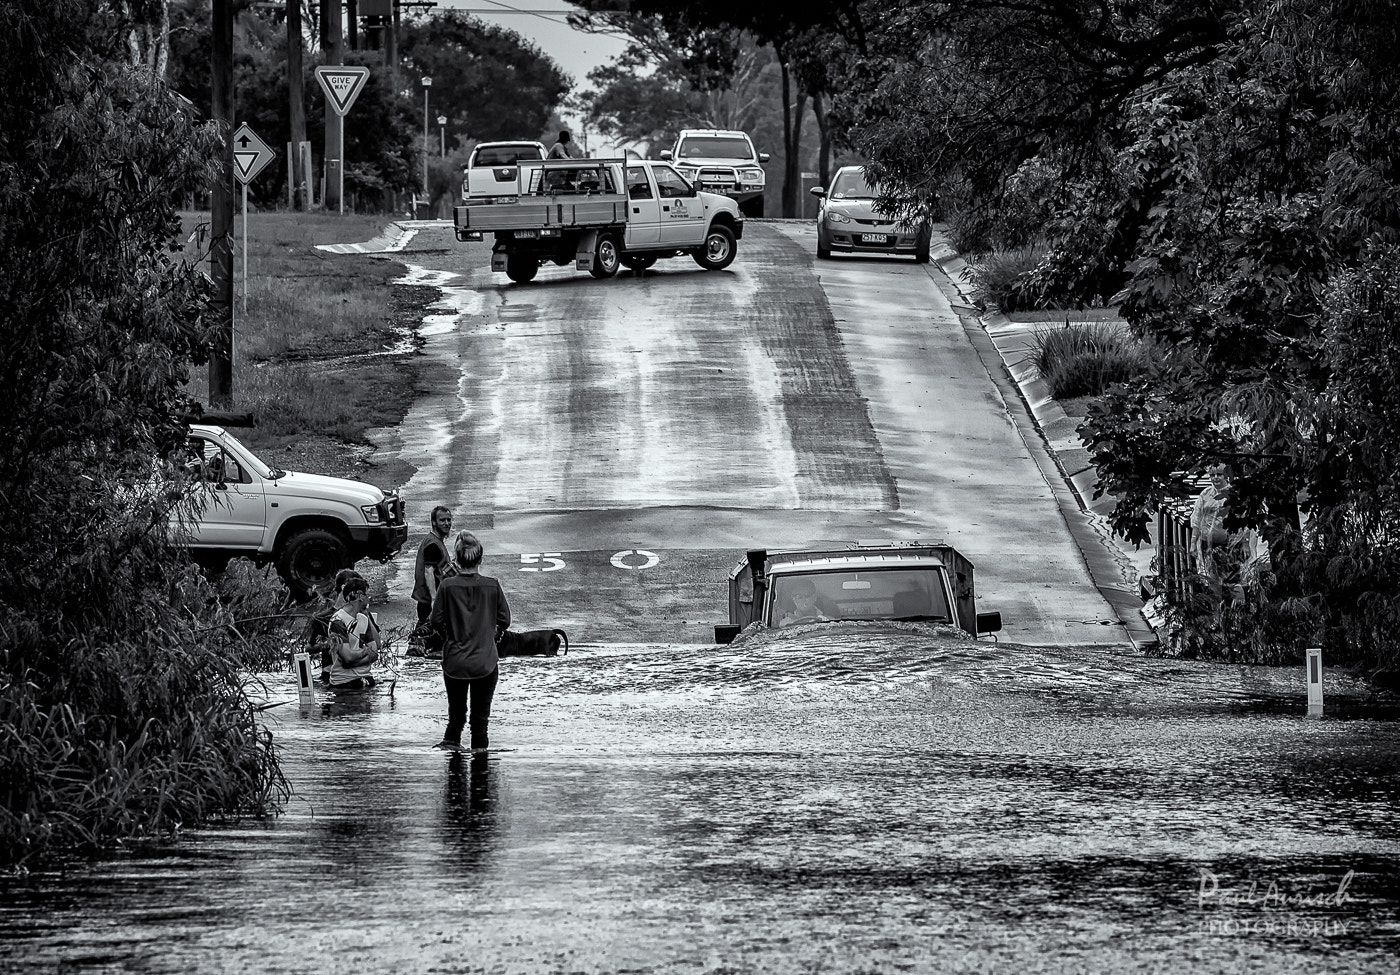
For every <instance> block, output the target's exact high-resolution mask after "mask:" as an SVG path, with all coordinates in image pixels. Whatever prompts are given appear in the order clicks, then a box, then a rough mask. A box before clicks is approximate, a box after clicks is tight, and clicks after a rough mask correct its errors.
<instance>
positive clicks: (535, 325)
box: [0, 224, 1400, 975]
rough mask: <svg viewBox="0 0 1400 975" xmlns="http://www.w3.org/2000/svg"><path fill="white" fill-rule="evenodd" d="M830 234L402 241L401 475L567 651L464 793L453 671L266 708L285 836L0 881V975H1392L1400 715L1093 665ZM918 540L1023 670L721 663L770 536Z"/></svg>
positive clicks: (735, 658)
mask: <svg viewBox="0 0 1400 975" xmlns="http://www.w3.org/2000/svg"><path fill="white" fill-rule="evenodd" d="M805 233H806V229H805V227H803V226H799V225H775V224H765V225H754V226H753V227H752V228H751V230H750V233H749V235H748V236H746V237H745V239H744V241H743V242H742V244H741V252H740V259H739V262H738V263H736V264H735V265H734V268H733V269H732V271H731V272H725V273H724V274H719V275H706V274H703V273H701V272H699V271H698V269H695V268H693V266H692V265H690V264H688V263H686V262H683V261H672V262H666V263H664V264H662V265H660V266H659V267H660V268H661V271H660V273H656V274H650V275H647V276H645V277H642V278H628V277H620V278H618V279H617V280H614V281H608V282H596V281H593V280H592V279H590V278H588V277H587V276H586V275H582V274H578V273H576V272H574V271H572V270H565V269H547V270H545V271H542V272H541V276H540V278H539V279H537V281H536V282H535V283H534V284H532V285H530V286H528V287H525V288H517V287H515V286H512V285H509V284H507V283H505V281H504V278H503V277H500V276H497V277H496V278H493V277H491V276H490V275H489V272H487V271H485V270H484V269H485V267H486V266H487V260H486V253H485V249H484V248H482V249H479V250H477V251H475V252H472V250H471V249H470V248H463V247H461V246H459V245H455V244H451V243H449V242H448V241H447V239H446V237H445V235H441V234H440V235H439V236H438V237H437V238H434V237H432V236H431V235H427V234H422V235H419V236H418V237H416V238H415V240H414V242H412V244H411V245H410V247H409V248H408V249H406V251H405V252H404V253H403V254H402V255H401V257H402V259H404V260H405V261H407V262H409V263H410V264H412V265H413V267H414V268H415V269H416V270H414V271H413V272H412V280H417V281H420V282H432V283H435V284H438V285H441V286H443V288H444V296H445V301H444V305H443V306H442V308H441V312H442V313H441V315H440V316H435V317H433V318H432V319H430V321H429V322H427V323H426V325H425V329H424V332H425V336H424V337H425V340H426V342H425V360H424V361H425V372H424V375H425V380H424V385H425V388H426V389H427V390H428V392H427V393H426V395H425V396H424V398H423V400H422V401H421V403H420V404H419V406H418V407H417V408H416V409H415V411H414V414H413V415H412V416H411V417H410V418H409V422H408V423H406V424H405V426H404V427H403V428H402V429H401V430H395V431H383V432H382V437H383V442H385V443H386V444H387V445H388V446H387V448H386V449H388V450H392V451H402V453H403V455H404V456H405V458H407V459H409V460H411V462H412V463H414V464H415V465H416V466H417V467H418V468H419V473H418V475H417V477H415V479H414V480H413V482H412V483H410V484H409V485H408V487H407V492H408V496H409V499H410V502H411V503H412V505H413V508H412V512H413V513H414V515H415V516H416V517H421V516H424V515H426V513H427V510H428V508H429V507H430V506H431V505H432V504H434V503H437V502H438V501H441V500H446V501H448V502H449V503H451V504H453V505H454V507H455V508H456V509H457V513H458V524H459V526H466V527H472V528H474V529H476V530H477V531H479V532H480V533H481V535H482V537H483V539H484V540H485V541H486V543H487V546H488V549H489V551H490V555H489V556H488V561H487V566H486V568H487V571H488V572H491V573H492V574H495V575H498V576H499V577H501V579H502V581H503V583H504V585H505V586H506V589H507V592H508V593H510V595H511V598H512V602H513V604H514V606H515V609H516V614H517V618H518V619H519V620H520V622H521V623H523V624H524V625H527V626H529V625H551V624H554V625H562V626H565V627H566V628H567V629H568V630H569V632H570V635H571V637H572V638H573V640H574V642H575V650H574V652H573V653H571V654H570V655H569V656H567V657H564V658H559V659H553V660H549V659H525V660H508V661H505V662H504V663H503V665H502V680H501V684H500V688H499V691H498V695H497V706H496V712H495V717H494V720H493V727H492V737H493V743H494V744H495V745H496V746H497V747H498V748H500V749H502V750H501V751H499V752H497V753H493V754H491V755H489V756H486V757H476V758H470V757H468V758H463V757H461V756H449V755H446V754H444V753H441V752H437V751H434V750H432V749H431V748H430V747H429V746H430V745H431V743H432V742H434V741H436V740H437V739H438V737H439V736H440V734H441V727H442V721H443V719H444V711H445V704H444V700H443V695H442V692H441V690H440V683H439V682H440V677H439V671H438V668H437V666H436V665H435V664H433V663H430V662H427V661H421V660H401V661H397V662H396V667H397V668H398V669H399V678H398V682H397V684H396V685H395V689H394V693H393V694H392V696H391V695H389V694H385V693H372V694H347V695H339V696H336V695H330V694H326V693H322V694H321V695H320V699H319V700H318V703H317V704H316V706H314V707H312V708H309V709H307V710H305V711H302V710H301V709H300V708H299V706H298V705H297V704H296V703H294V698H295V693H294V688H293V687H292V686H291V682H290V678H289V677H288V676H287V675H285V674H278V675H271V676H269V677H268V678H267V681H268V686H267V691H266V694H267V697H268V698H269V699H270V700H271V701H283V702H287V701H292V702H293V703H284V704H282V705H280V706H278V707H275V708H273V709H272V710H270V711H268V712H267V720H268V722H269V727H270V728H271V729H272V731H273V733H274V735H275V736H276V738H277V740H278V741H279V742H280V743H281V747H282V749H283V758H284V766H285V770H286V773H287V775H288V777H289V779H290V781H291V783H292V785H293V788H294V795H293V797H292V800H291V802H290V803H289V805H288V807H287V809H286V811H285V813H284V815H282V816H281V817H279V818H278V819H276V820H275V821H272V822H268V823H243V824H240V825H237V826H231V827H226V828H216V829H210V830H205V831H200V832H198V833H194V834H191V835H189V836H187V837H184V838H183V839H182V841H181V842H179V843H178V844H173V845H170V846H167V847H164V848H158V849H147V850H140V851H133V852H130V853H127V854H123V855H119V856H115V857H112V858H110V859H107V860H105V861H103V862H100V863H97V864H91V865H89V864H74V865H73V866H71V867H70V868H69V869H68V870H67V871H65V872H63V873H62V874H54V873H45V874H39V875H36V876H34V877H31V878H29V879H27V880H15V879H9V880H0V971H3V972H24V973H40V972H44V973H47V972H54V971H74V972H76V971H100V972H133V973H135V972H140V973H165V972H170V973H175V972H180V973H186V972H214V973H221V972H229V973H234V972H245V971H246V972H271V973H293V972H306V971H314V972H404V973H415V975H416V973H425V972H493V973H494V972H520V973H532V975H533V973H554V972H559V973H564V972H587V973H614V972H623V971H626V972H638V973H657V975H662V973H671V972H697V973H699V972H704V973H736V975H737V973H748V972H780V973H789V972H790V973H808V972H841V973H848V972H849V973H867V972H896V971H910V972H944V971H979V972H1003V971H1017V972H1086V971H1087V972H1113V973H1117V972H1157V971H1203V972H1234V971H1249V972H1260V973H1266V972H1267V973H1274V972H1295V971H1296V972H1304V971H1306V972H1314V971H1329V972H1368V973H1369V972H1375V973H1381V972H1385V973H1389V972H1391V971H1393V969H1394V958H1395V957H1396V949H1397V948H1398V947H1400V879H1397V878H1400V870H1397V867H1400V827H1397V819H1396V815H1395V809H1396V802H1397V799H1400V761H1397V759H1400V724H1397V723H1396V720H1395V719H1396V717H1397V713H1396V709H1395V707H1394V706H1393V705H1390V706H1382V705H1377V704H1374V703H1365V702H1364V701H1363V700H1362V691H1361V690H1360V689H1359V688H1357V687H1355V686H1351V685H1348V684H1346V683H1344V682H1338V681H1337V680H1336V679H1335V678H1333V682H1332V683H1331V684H1330V685H1329V687H1328V692H1329V695H1330V699H1331V702H1332V706H1331V709H1330V712H1329V714H1330V715H1331V716H1330V717H1328V718H1327V719H1325V720H1321V721H1317V720H1307V719H1305V718H1303V717H1302V713H1303V711H1304V695H1303V690H1302V687H1301V681H1300V674H1299V673H1297V672H1295V671H1294V670H1292V669H1290V670H1268V669H1248V668H1234V667H1224V666H1219V665H1204V664H1197V663H1189V662H1179V661H1163V660H1152V659H1144V658H1142V657H1140V656H1136V655H1133V654H1130V653H1127V652H1124V651H1123V650H1122V649H1114V648H1113V647H1111V646H1110V647H1107V648H1087V647H1084V646H1077V645H1079V644H1087V643H1106V644H1115V643H1117V644H1123V643H1125V642H1126V641H1125V640H1124V639H1123V636H1122V633H1121V630H1120V629H1119V628H1117V627H1115V626H1111V625H1110V626H1103V625H1101V624H1099V623H1098V622H1097V621H1098V620H1101V619H1104V618H1106V616H1105V614H1107V612H1108V610H1107V606H1106V604H1105V603H1104V602H1103V600H1102V597H1100V596H1099V594H1098V593H1097V592H1096V591H1095V589H1094V586H1093V584H1092V582H1091V581H1090V580H1089V578H1088V576H1087V573H1086V571H1085V569H1084V562H1083V559H1082V558H1081V557H1080V555H1079V552H1078V550H1077V548H1076V545H1075V542H1074V540H1073V538H1071V536H1070V533H1069V532H1068V530H1067V528H1066V522H1065V521H1064V519H1063V518H1061V517H1060V514H1059V512H1058V510H1057V508H1056V500H1055V498H1054V496H1053V493H1052V492H1051V491H1050V490H1049V486H1048V485H1047V482H1046V480H1045V477H1044V475H1043V474H1042V473H1041V467H1040V465H1039V463H1038V462H1037V461H1036V458H1035V456H1034V450H1033V446H1034V445H1033V444H1028V443H1027V441H1026V439H1025V438H1024V437H1023V435H1022V432H1021V431H1019V430H1018V429H1017V428H1016V427H1015V426H1014V424H1013V423H1012V422H1011V419H1010V417H1009V415H1008V411H1007V410H1006V408H1005V403H1004V402H1003V401H1002V400H1001V396H1002V393H1001V389H1000V387H999V386H997V385H996V383H995V382H994V381H993V376H992V374H991V373H990V372H989V371H988V365H987V363H985V362H984V361H983V360H982V359H981V357H980V356H979V355H978V354H977V350H976V349H975V348H974V346H973V344H972V343H971V341H970V340H969V336H968V334H967V333H966V332H965V331H964V330H963V327H962V324H961V323H960V322H959V321H958V319H957V315H956V313H955V311H954V310H953V309H952V307H951V306H950V305H949V302H948V300H947V298H946V297H945V292H944V288H943V285H942V284H941V283H940V281H939V279H938V276H937V272H936V271H933V270H931V269H929V268H922V267H917V266H915V265H912V264H907V263H892V262H887V261H851V262H840V261H833V262H823V263H822V264H821V265H820V266H819V267H818V266H815V265H813V263H812V261H811V259H810V257H809V255H810V250H811V247H810V242H809V241H807V240H806V239H805V237H804V234H805ZM929 535H934V536H937V537H947V538H949V539H950V540H952V541H953V542H954V543H955V544H956V545H958V546H959V548H961V549H964V550H965V551H967V552H968V554H970V555H971V557H972V558H973V559H974V561H975V562H976V564H977V569H978V577H977V578H978V585H979V594H980V596H981V601H982V602H983V604H984V608H995V609H1000V610H1001V611H1002V612H1003V614H1004V616H1005V617H1006V619H1007V624H1008V626H1007V630H1008V633H1007V634H1006V635H1005V636H1006V637H1007V638H1008V639H1007V642H1003V643H1002V644H999V645H998V644H992V643H989V642H981V643H969V642H968V641H965V640H961V639H952V640H950V639H948V638H947V636H946V635H945V634H940V633H938V632H937V631H932V630H926V629H922V628H920V627H917V626H906V627H903V628H900V629H899V630H898V632H890V631H881V632H872V631H871V630H870V628H868V627H859V626H857V627H847V628H841V627H835V628H833V627H832V626H830V625H827V626H819V627H814V628H812V629H810V630H808V631H807V632H806V633H805V634H804V633H800V632H799V633H795V634H790V635H788V636H787V637H782V638H769V639H759V640H756V641H755V640H749V641H745V642H742V643H739V644H736V645H734V646H730V647H722V648H716V647H712V646H705V645H703V644H704V643H706V642H707V641H708V640H709V639H710V636H711V631H710V625H711V624H712V623H713V622H715V621H716V620H718V619H720V618H721V616H720V614H722V613H723V611H724V593H723V580H724V575H725V572H726V571H727V570H728V569H729V567H730V566H731V564H732V562H733V561H734V560H735V559H736V558H737V557H738V555H739V553H740V552H742V550H743V549H744V548H746V547H748V546H750V545H755V544H758V545H769V546H776V545H797V544H804V543H808V542H815V541H822V540H831V541H842V540H846V539H849V538H904V537H911V538H912V537H928V536H929ZM401 561H402V562H404V563H405V564H397V565H395V564H391V565H390V566H389V573H388V579H387V582H388V589H389V593H390V596H391V597H392V598H391V602H390V604H389V605H388V607H385V609H384V612H385V613H387V614H390V615H394V614H398V615H400V616H401V617H402V618H403V619H407V617H408V616H409V610H408V607H407V585H408V577H409V576H410V575H411V563H407V562H406V560H401ZM1086 630H1087V631H1089V632H1088V633H1087V634H1086V633H1085V631H1086ZM1012 638H1014V639H1015V640H1016V641H1024V642H1039V643H1044V644H1047V645H1050V646H1049V648H1045V649H1036V648H1028V647H1025V646H1018V645H1015V644H1014V643H1012V642H1010V640H1011V639H1012ZM1203 884H1204V889H1203Z"/></svg>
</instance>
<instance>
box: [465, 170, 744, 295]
mask: <svg viewBox="0 0 1400 975" xmlns="http://www.w3.org/2000/svg"><path fill="white" fill-rule="evenodd" d="M517 168H518V170H519V173H518V177H517V185H516V187H515V191H516V192H515V199H514V200H513V201H498V202H494V203H485V202H473V201H468V202H467V203H465V204H464V205H462V206H459V207H455V208H453V214H452V215H453V222H454V224H455V225H456V233H457V239H458V240H463V241H466V240H482V239H484V236H485V235H486V234H488V233H489V234H493V235H494V236H495V243H494V244H493V246H492V248H491V270H492V271H504V272H505V273H506V275H507V276H508V277H509V278H510V279H511V280H512V281H515V282H517V283H524V282H527V281H531V280H533V279H534V277H535V274H536V272H538V271H539V269H540V265H541V264H543V263H545V262H546V261H552V262H553V263H555V264H557V265H560V266H561V267H562V266H564V265H566V264H569V263H573V264H575V266H576V267H577V268H578V269H579V270H580V271H588V272H589V273H590V274H592V275H593V276H594V277H595V278H610V277H612V276H613V275H614V274H616V273H617V271H618V268H620V267H624V266H625V267H628V268H631V269H632V270H634V271H643V270H645V269H647V268H649V267H651V266H652V265H653V264H655V263H656V261H657V260H659V259H660V258H663V257H676V256H680V255H686V254H689V255H690V256H691V257H693V258H694V259H695V262H696V263H697V264H699V265H700V266H701V267H703V268H704V269H705V270H707V271H719V270H723V269H724V268H726V267H728V266H729V265H730V263H731V262H733V260H734V257H735V255H736V253H737V252H738V241H739V239H740V238H741V237H742V236H743V235H744V218H743V216H742V215H741V214H740V212H739V207H738V205H737V204H736V203H735V202H734V201H733V200H730V199H728V198H727V197H724V196H720V195H718V194H715V193H705V192H701V191H700V190H697V189H695V187H693V186H692V185H691V184H690V183H688V182H686V181H685V180H684V179H682V178H681V175H680V174H679V173H677V172H676V171H675V169H673V168H672V167H671V166H670V165H668V164H667V163H664V162H656V161H653V160H645V159H546V160H541V161H538V162H536V161H526V160H521V162H520V164H519V166H518V167H517Z"/></svg>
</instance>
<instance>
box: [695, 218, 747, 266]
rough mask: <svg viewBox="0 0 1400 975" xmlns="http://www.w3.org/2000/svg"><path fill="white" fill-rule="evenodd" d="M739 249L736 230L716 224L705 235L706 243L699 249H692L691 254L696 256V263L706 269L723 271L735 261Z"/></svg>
mask: <svg viewBox="0 0 1400 975" xmlns="http://www.w3.org/2000/svg"><path fill="white" fill-rule="evenodd" d="M737 250H738V245H737V244H736V243H735V240H734V231H732V230H730V229H729V228H728V227H726V226H724V224H715V225H714V226H713V227H711V228H710V232H709V233H707V234H706V235H705V243H704V244H702V245H701V246H700V247H699V248H698V249H697V250H694V251H691V256H692V257H694V258H695V263H696V264H699V265H700V266H701V267H703V268H704V269H705V270H706V271H723V270H724V269H725V268H727V267H728V266H729V265H730V264H733V263H734V256H735V253H736V252H737Z"/></svg>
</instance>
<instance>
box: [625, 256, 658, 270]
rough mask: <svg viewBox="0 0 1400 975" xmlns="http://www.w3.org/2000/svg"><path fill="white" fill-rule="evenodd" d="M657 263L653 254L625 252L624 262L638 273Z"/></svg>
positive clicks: (628, 267) (629, 268)
mask: <svg viewBox="0 0 1400 975" xmlns="http://www.w3.org/2000/svg"><path fill="white" fill-rule="evenodd" d="M655 263H656V258H655V257H654V256H653V255H651V254H623V255H622V264H623V266H624V267H626V268H627V269H628V270H630V271H635V272H637V273H638V274H640V273H641V272H643V271H645V270H646V269H647V268H649V267H651V266H652V265H653V264H655Z"/></svg>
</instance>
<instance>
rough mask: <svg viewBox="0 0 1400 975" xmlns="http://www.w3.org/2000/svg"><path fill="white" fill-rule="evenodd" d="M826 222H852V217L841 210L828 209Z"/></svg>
mask: <svg viewBox="0 0 1400 975" xmlns="http://www.w3.org/2000/svg"><path fill="white" fill-rule="evenodd" d="M826 222H827V223H850V222H851V218H850V217H848V216H846V215H845V214H844V213H842V212H841V211H840V210H828V211H826Z"/></svg>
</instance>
